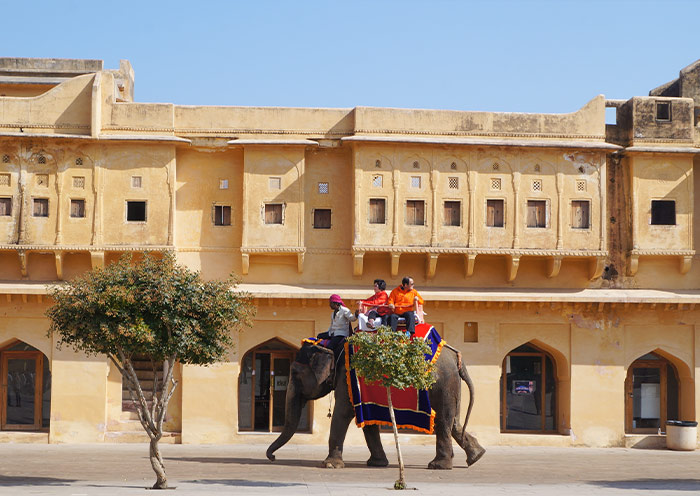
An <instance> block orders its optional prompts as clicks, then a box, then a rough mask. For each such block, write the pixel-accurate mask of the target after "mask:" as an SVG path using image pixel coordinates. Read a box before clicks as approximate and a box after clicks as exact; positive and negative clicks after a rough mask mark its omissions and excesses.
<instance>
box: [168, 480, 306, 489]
mask: <svg viewBox="0 0 700 496" xmlns="http://www.w3.org/2000/svg"><path fill="white" fill-rule="evenodd" d="M180 482H182V483H188V484H218V485H222V486H238V487H268V488H275V487H292V486H306V484H303V483H298V482H270V481H253V480H243V479H192V480H181V481H180Z"/></svg>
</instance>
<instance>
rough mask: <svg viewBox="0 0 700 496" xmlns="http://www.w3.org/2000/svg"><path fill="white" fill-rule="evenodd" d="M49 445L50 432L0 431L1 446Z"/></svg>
mask: <svg viewBox="0 0 700 496" xmlns="http://www.w3.org/2000/svg"><path fill="white" fill-rule="evenodd" d="M5 443H17V444H49V433H48V432H23V431H0V444H5Z"/></svg>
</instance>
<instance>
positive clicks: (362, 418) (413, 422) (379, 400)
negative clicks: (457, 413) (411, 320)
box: [345, 324, 445, 434]
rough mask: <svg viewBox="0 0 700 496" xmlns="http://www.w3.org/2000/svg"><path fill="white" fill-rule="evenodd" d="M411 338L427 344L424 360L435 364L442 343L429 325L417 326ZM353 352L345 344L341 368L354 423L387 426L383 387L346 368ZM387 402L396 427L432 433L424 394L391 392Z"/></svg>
mask: <svg viewBox="0 0 700 496" xmlns="http://www.w3.org/2000/svg"><path fill="white" fill-rule="evenodd" d="M413 339H424V340H429V341H430V344H429V345H430V350H431V353H430V354H426V355H425V359H426V360H428V361H430V362H433V363H434V362H435V361H436V360H437V359H438V357H439V356H440V352H441V351H442V347H443V346H444V344H445V341H443V340H442V338H441V337H440V335H439V334H438V333H437V331H436V330H435V328H434V327H433V326H431V325H430V324H419V325H417V326H416V333H415V335H414V336H413ZM352 353H353V349H352V346H349V345H348V343H345V366H346V370H347V381H348V389H349V391H350V401H351V402H352V406H353V408H354V410H355V423H356V424H357V426H358V427H364V426H365V425H375V424H376V425H389V426H390V425H391V414H390V413H389V401H388V399H387V392H386V388H385V387H384V386H380V385H369V384H366V383H365V381H364V378H362V377H357V374H355V370H353V369H351V368H350V357H351V356H352ZM391 402H392V404H393V406H394V415H395V416H396V426H397V427H398V428H399V429H413V430H415V431H418V432H425V433H427V434H432V433H433V428H434V423H435V411H434V410H433V409H432V408H431V407H430V399H429V397H428V391H427V390H425V389H423V390H417V389H415V388H407V389H395V388H392V390H391Z"/></svg>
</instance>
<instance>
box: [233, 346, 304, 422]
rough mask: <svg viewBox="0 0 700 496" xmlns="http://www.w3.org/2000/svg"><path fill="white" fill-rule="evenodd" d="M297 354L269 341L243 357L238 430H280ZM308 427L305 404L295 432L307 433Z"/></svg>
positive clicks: (292, 349)
mask: <svg viewBox="0 0 700 496" xmlns="http://www.w3.org/2000/svg"><path fill="white" fill-rule="evenodd" d="M297 351H298V350H297V349H296V348H293V347H292V346H289V345H288V344H286V343H283V342H282V341H280V340H279V339H271V340H269V341H266V342H264V343H263V344H261V345H259V346H257V347H255V348H253V349H251V350H249V351H248V352H247V353H246V354H245V355H244V356H243V360H241V372H240V374H239V376H238V430H240V431H258V432H275V431H281V430H282V427H284V414H285V399H286V396H287V383H288V381H289V373H290V367H291V365H292V362H293V361H294V357H295V355H296V353H297ZM310 426H311V422H310V409H309V403H307V404H306V405H305V406H304V410H303V411H302V414H301V419H300V420H299V427H298V428H297V432H304V431H307V432H308V431H309V430H310Z"/></svg>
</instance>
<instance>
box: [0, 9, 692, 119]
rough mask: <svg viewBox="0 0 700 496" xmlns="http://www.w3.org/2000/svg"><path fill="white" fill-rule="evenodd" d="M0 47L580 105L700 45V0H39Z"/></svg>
mask: <svg viewBox="0 0 700 496" xmlns="http://www.w3.org/2000/svg"><path fill="white" fill-rule="evenodd" d="M2 13H3V17H4V21H5V22H3V27H2V30H0V47H1V50H0V55H2V56H13V57H64V58H97V59H103V60H104V61H105V67H107V68H117V67H118V65H119V59H123V58H125V59H129V60H130V61H131V63H132V65H133V66H134V70H135V73H136V100H138V101H142V102H173V103H177V104H189V105H250V106H258V105H260V106H301V107H354V106H359V105H366V106H381V107H404V108H405V107H409V108H438V109H454V110H487V111H508V112H571V111H574V110H576V109H578V108H580V107H581V106H583V105H584V104H585V103H586V102H587V101H588V100H590V99H591V98H593V97H594V96H595V95H597V94H600V93H602V94H605V95H606V96H607V97H608V98H629V97H631V96H634V95H645V94H647V93H648V91H649V90H650V89H651V88H653V87H655V86H658V85H659V84H662V83H664V82H666V81H668V80H670V79H673V78H675V77H677V75H678V71H679V70H680V69H681V68H682V67H685V66H686V65H688V64H690V63H691V62H693V61H695V60H697V59H699V58H700V37H698V35H697V19H698V18H700V2H696V1H693V0H687V1H674V0H668V1H657V2H653V1H646V2H645V1H622V0H617V1H616V0H609V1H594V0H591V1H580V2H577V1H573V0H570V1H566V0H562V1H554V0H552V1H526V0H523V1H490V2H486V1H484V2H469V1H441V0H432V1H424V2H418V1H411V0H403V1H390V0H375V1H365V0H355V1H350V0H348V1H345V2H335V1H325V2H321V1H303V0H295V1H264V0H258V1H248V2H236V1H228V2H214V1H206V0H200V1H198V2H192V1H189V2H182V1H179V0H172V1H169V2H158V1H148V0H142V1H141V2H133V1H130V0H124V1H119V2H98V1H94V0H93V1H90V2H87V1H85V2H78V1H70V0H64V1H60V2H58V1H51V2H49V1H47V2H38V1H34V2H32V1H25V2H12V3H10V4H9V5H3V6H2Z"/></svg>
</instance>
